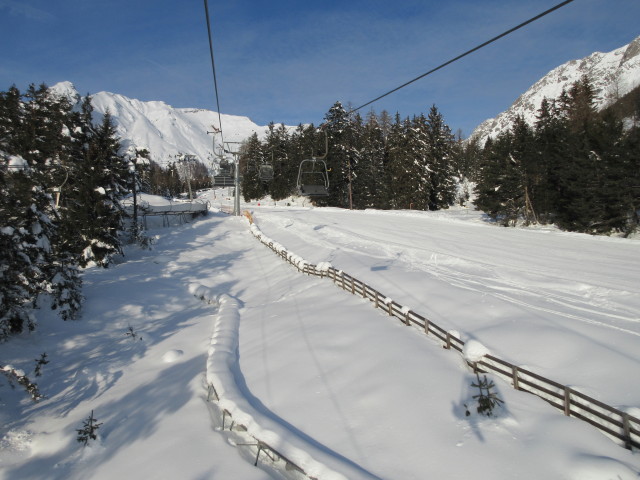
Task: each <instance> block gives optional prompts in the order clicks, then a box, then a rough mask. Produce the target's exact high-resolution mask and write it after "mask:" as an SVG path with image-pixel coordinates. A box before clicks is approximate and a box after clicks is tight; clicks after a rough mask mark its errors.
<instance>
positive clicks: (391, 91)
mask: <svg viewBox="0 0 640 480" xmlns="http://www.w3.org/2000/svg"><path fill="white" fill-rule="evenodd" d="M571 2H573V0H566V1H564V2H561V3H559V4H557V5H556V6H554V7H552V8H550V9H548V10H545V11H544V12H542V13H540V14H538V15H536V16H535V17H532V18H530V19H529V20H527V21H525V22H522V23H521V24H519V25H516V26H515V27H513V28H510V29H509V30H507V31H505V32H503V33H501V34H500V35H497V36H495V37H493V38H492V39H490V40H487V41H486V42H484V43H482V44H480V45H478V46H476V47H474V48H472V49H471V50H467V51H466V52H464V53H462V54H460V55H458V56H457V57H455V58H452V59H451V60H449V61H447V62H445V63H443V64H442V65H439V66H437V67H436V68H433V69H431V70H429V71H428V72H426V73H423V74H422V75H419V76H417V77H416V78H414V79H412V80H409V81H408V82H406V83H403V84H402V85H400V86H399V87H396V88H394V89H393V90H389V91H388V92H386V93H384V94H382V95H380V96H379V97H376V98H374V99H373V100H371V101H369V102H367V103H364V104H362V105H360V106H359V107H357V108H354V109H352V110H349V112H348V114H351V113H354V112H357V111H358V110H360V109H362V108H364V107H366V106H368V105H371V104H372V103H374V102H377V101H378V100H381V99H383V98H384V97H386V96H388V95H391V94H392V93H395V92H397V91H398V90H400V89H401V88H404V87H406V86H408V85H411V84H412V83H414V82H416V81H418V80H420V79H422V78H424V77H426V76H427V75H430V74H432V73H434V72H436V71H438V70H440V69H441V68H444V67H446V66H447V65H450V64H452V63H453V62H455V61H457V60H460V59H461V58H463V57H466V56H467V55H469V54H471V53H473V52H475V51H477V50H480V49H481V48H483V47H486V46H487V45H489V44H490V43H493V42H495V41H496V40H499V39H501V38H502V37H506V36H507V35H509V34H510V33H513V32H515V31H516V30H518V29H520V28H522V27H524V26H526V25H529V24H530V23H533V22H535V21H536V20H539V19H540V18H542V17H544V16H545V15H548V14H550V13H551V12H554V11H555V10H558V9H559V8H561V7H564V6H565V5H567V4H569V3H571Z"/></svg>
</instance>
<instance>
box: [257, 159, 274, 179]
mask: <svg viewBox="0 0 640 480" xmlns="http://www.w3.org/2000/svg"><path fill="white" fill-rule="evenodd" d="M258 177H260V180H261V181H262V182H270V181H271V180H273V166H272V165H269V164H268V163H263V164H262V165H260V167H259V168H258Z"/></svg>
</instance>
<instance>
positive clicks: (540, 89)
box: [471, 37, 640, 144]
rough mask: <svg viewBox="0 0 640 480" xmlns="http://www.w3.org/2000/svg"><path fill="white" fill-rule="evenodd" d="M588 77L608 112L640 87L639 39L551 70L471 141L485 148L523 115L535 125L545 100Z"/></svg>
mask: <svg viewBox="0 0 640 480" xmlns="http://www.w3.org/2000/svg"><path fill="white" fill-rule="evenodd" d="M583 75H586V76H587V77H588V78H589V79H590V81H591V82H592V84H593V86H594V88H595V92H596V107H597V108H598V109H602V108H605V107H607V106H609V105H610V104H611V103H612V102H614V101H615V100H616V99H617V98H620V97H622V96H624V95H626V94H627V93H629V92H630V91H631V90H633V89H634V88H635V87H637V86H638V85H640V37H638V38H636V39H635V40H634V41H632V42H631V43H629V44H628V45H625V46H624V47H621V48H618V49H616V50H614V51H612V52H609V53H601V52H595V53H593V54H591V55H589V56H588V57H586V58H583V59H581V60H571V61H570V62H567V63H565V64H564V65H561V66H559V67H557V68H554V69H553V70H551V71H550V72H549V73H548V74H547V75H545V76H544V77H543V78H541V79H540V80H538V81H537V82H536V83H535V84H534V85H533V86H532V87H531V88H529V90H527V91H526V92H525V93H523V94H522V95H520V97H519V98H518V99H517V100H516V101H515V102H514V103H513V105H511V107H509V109H508V110H506V111H505V112H502V113H501V114H500V115H498V116H497V117H496V118H491V119H489V120H485V121H484V122H482V123H481V124H480V125H479V126H478V127H476V129H475V130H474V131H473V133H472V134H471V138H473V139H477V140H479V141H480V142H481V144H484V142H485V141H486V139H487V138H489V137H495V136H497V135H498V134H499V133H501V132H503V131H505V130H508V129H509V128H510V127H511V125H512V123H513V121H514V119H515V118H516V117H517V116H518V115H521V116H523V117H524V119H525V121H527V122H528V123H529V124H531V125H533V124H534V123H535V121H536V113H537V111H538V109H539V108H540V103H541V102H542V99H543V98H545V97H546V98H548V99H554V98H556V97H558V96H559V95H560V94H561V93H562V90H563V89H568V88H569V87H570V86H571V84H573V83H574V82H576V81H577V80H580V78H582V76H583Z"/></svg>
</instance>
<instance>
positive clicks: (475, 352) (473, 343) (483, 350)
mask: <svg viewBox="0 0 640 480" xmlns="http://www.w3.org/2000/svg"><path fill="white" fill-rule="evenodd" d="M462 355H463V356H464V359H465V360H467V361H468V362H479V361H480V360H482V357H484V356H485V355H491V352H490V351H489V349H488V348H487V347H485V346H484V345H483V344H481V343H480V342H478V341H477V340H467V341H466V342H465V344H464V347H463V349H462Z"/></svg>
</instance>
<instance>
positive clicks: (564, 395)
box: [253, 230, 640, 450]
mask: <svg viewBox="0 0 640 480" xmlns="http://www.w3.org/2000/svg"><path fill="white" fill-rule="evenodd" d="M253 233H254V236H256V237H257V238H258V239H259V240H260V241H261V242H262V243H263V244H265V245H266V246H268V247H269V248H271V250H273V251H274V252H275V253H276V254H277V255H278V256H280V257H282V258H283V259H284V260H285V261H287V262H288V263H290V264H291V265H293V266H294V267H296V268H297V269H298V271H300V272H302V273H305V274H307V275H312V276H316V277H321V278H324V277H326V278H328V279H330V280H332V281H333V283H334V284H335V285H337V286H338V287H340V288H342V289H343V290H345V291H348V292H350V293H352V294H353V295H358V296H360V297H362V298H364V299H367V300H369V301H370V302H372V303H373V304H374V306H375V308H380V309H382V310H383V311H385V312H387V313H388V314H389V316H392V317H396V318H398V319H399V320H400V321H401V322H403V323H404V324H405V325H407V326H414V327H417V328H419V329H421V330H423V331H424V333H425V334H426V335H429V336H432V337H435V338H436V339H437V340H439V341H440V343H441V344H442V346H443V348H446V349H450V350H455V351H457V352H459V353H462V352H463V349H464V342H463V341H462V340H460V339H459V338H457V337H455V336H453V335H451V333H450V332H448V331H447V330H445V329H443V328H441V327H440V326H438V325H436V324H435V323H433V322H432V321H430V320H429V319H428V318H426V317H423V316H422V315H420V314H418V313H416V312H414V311H412V310H410V309H408V308H406V307H403V306H402V305H400V304H398V303H396V302H395V301H393V300H391V299H390V298H388V297H387V296H385V295H383V294H382V293H380V292H378V291H377V290H375V289H374V288H372V287H370V286H369V285H367V284H366V283H364V282H362V281H360V280H358V279H357V278H354V277H352V276H351V275H349V274H347V273H345V272H342V271H339V270H336V269H334V268H332V267H329V268H327V269H324V268H318V267H317V266H316V265H312V264H309V263H306V262H304V261H301V259H300V257H298V256H297V255H293V254H291V252H288V251H287V250H285V249H284V248H282V246H280V245H278V244H276V243H274V242H273V241H271V240H270V239H265V238H264V237H263V236H262V235H260V234H256V231H255V230H253ZM465 361H466V362H467V363H468V365H469V366H470V367H471V368H472V369H473V370H474V372H476V371H477V372H484V373H492V374H495V375H497V376H499V377H501V378H503V379H504V380H506V381H507V382H509V383H510V384H511V385H512V386H513V388H515V389H516V390H520V391H523V392H528V393H531V394H533V395H536V396H538V397H540V398H542V399H543V400H545V401H547V402H548V403H549V404H551V405H552V406H554V407H555V408H557V409H558V410H561V411H562V412H563V413H564V414H565V415H566V416H569V417H575V418H578V419H580V420H583V421H585V422H587V423H589V424H591V425H593V426H594V427H596V428H598V429H599V430H600V431H602V432H603V433H605V434H606V435H608V436H609V437H611V438H612V439H613V440H614V441H615V442H616V443H618V444H620V445H622V446H624V447H625V448H627V449H629V450H632V449H633V448H640V419H638V418H636V417H634V416H631V415H629V414H628V413H626V412H623V411H621V410H618V409H616V408H613V407H611V406H609V405H606V404H605V403H602V402H600V401H598V400H596V399H594V398H591V397H589V396H588V395H585V394H583V393H580V392H579V391H577V390H574V389H572V388H570V387H567V386H565V385H561V384H560V383H557V382H554V381H553V380H549V379H548V378H545V377H543V376H541V375H538V374H536V373H533V372H531V371H529V370H526V369H524V368H522V367H518V366H517V365H513V364H511V363H509V362H506V361H504V360H501V359H499V358H497V357H494V356H493V355H485V356H484V357H483V358H482V359H481V360H480V361H478V362H470V361H468V360H465Z"/></svg>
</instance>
